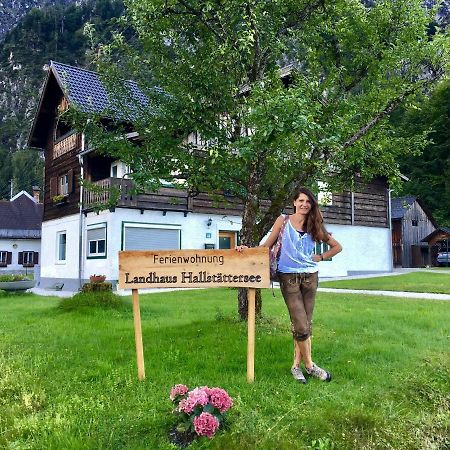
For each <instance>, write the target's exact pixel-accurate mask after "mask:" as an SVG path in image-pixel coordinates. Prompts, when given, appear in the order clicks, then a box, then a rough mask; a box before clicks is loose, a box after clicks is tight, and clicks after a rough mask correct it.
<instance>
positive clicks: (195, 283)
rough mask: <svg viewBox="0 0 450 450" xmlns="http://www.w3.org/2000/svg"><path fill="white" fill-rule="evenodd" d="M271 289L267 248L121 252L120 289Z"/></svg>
mask: <svg viewBox="0 0 450 450" xmlns="http://www.w3.org/2000/svg"><path fill="white" fill-rule="evenodd" d="M269 286H270V274H269V256H268V249H267V248H249V249H246V250H244V251H243V252H241V253H239V252H237V251H236V250H151V251H149V250H148V251H147V250H144V251H123V252H119V288H120V289H145V288H147V289H148V288H174V287H176V288H192V287H197V288H201V287H204V288H211V287H250V288H267V287H269Z"/></svg>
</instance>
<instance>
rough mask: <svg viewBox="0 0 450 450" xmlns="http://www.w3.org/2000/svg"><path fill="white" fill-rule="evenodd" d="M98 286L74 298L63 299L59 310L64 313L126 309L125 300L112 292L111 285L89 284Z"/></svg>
mask: <svg viewBox="0 0 450 450" xmlns="http://www.w3.org/2000/svg"><path fill="white" fill-rule="evenodd" d="M87 284H89V285H91V287H92V285H94V284H97V285H98V287H95V288H92V289H86V290H84V286H86V284H85V285H84V286H83V292H80V293H78V294H76V295H74V296H73V297H69V298H63V299H61V301H60V303H59V308H60V309H61V310H63V311H76V310H84V309H85V308H103V309H121V308H123V307H124V303H123V300H122V299H121V298H120V297H119V296H118V295H116V294H114V293H113V292H111V283H87Z"/></svg>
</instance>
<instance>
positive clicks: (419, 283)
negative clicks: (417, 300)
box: [320, 272, 450, 294]
mask: <svg viewBox="0 0 450 450" xmlns="http://www.w3.org/2000/svg"><path fill="white" fill-rule="evenodd" d="M449 275H450V273H449V274H446V273H431V272H411V273H405V274H403V275H392V276H387V277H374V278H360V279H353V280H337V281H324V282H321V283H320V287H327V288H338V289H369V290H380V291H404V292H433V293H438V294H450V276H449Z"/></svg>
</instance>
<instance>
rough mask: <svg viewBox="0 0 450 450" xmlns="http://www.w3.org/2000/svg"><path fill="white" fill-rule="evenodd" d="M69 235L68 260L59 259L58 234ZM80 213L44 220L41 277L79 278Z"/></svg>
mask: <svg viewBox="0 0 450 450" xmlns="http://www.w3.org/2000/svg"><path fill="white" fill-rule="evenodd" d="M60 232H65V233H66V236H67V245H66V260H65V261H58V260H57V255H58V249H57V234H58V233H60ZM78 235H79V219H78V215H77V214H75V215H72V216H67V217H64V218H62V219H55V220H49V221H46V222H42V234H41V241H42V252H41V278H55V279H62V278H74V279H75V278H76V279H78V242H79V239H78Z"/></svg>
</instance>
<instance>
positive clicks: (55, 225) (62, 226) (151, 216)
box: [41, 208, 241, 280]
mask: <svg viewBox="0 0 450 450" xmlns="http://www.w3.org/2000/svg"><path fill="white" fill-rule="evenodd" d="M210 218H211V225H209V226H208V219H210ZM82 221H83V246H82V247H83V258H82V261H83V270H82V278H83V279H88V278H89V276H90V275H93V274H101V275H106V277H107V279H108V280H117V278H118V266H119V262H118V252H119V251H120V250H121V249H122V231H123V223H124V222H126V223H135V224H143V225H144V224H149V225H153V226H156V227H158V228H159V227H161V228H164V227H165V226H167V225H171V226H177V227H179V228H180V230H181V248H182V249H204V248H205V244H214V245H215V248H219V231H235V232H237V231H239V230H240V229H241V218H240V217H237V216H223V215H213V214H191V213H189V214H187V216H186V217H185V216H184V214H183V213H179V212H170V211H168V212H167V213H166V215H163V213H162V212H161V211H149V210H144V212H143V214H141V212H140V210H138V209H126V208H117V209H116V210H115V212H110V211H102V212H100V213H99V214H96V213H89V214H88V215H87V217H84V216H83V218H82ZM100 223H106V227H107V243H106V245H107V257H106V258H101V259H89V258H86V252H87V242H86V228H87V226H90V225H95V224H100ZM60 232H66V235H67V255H66V261H65V262H60V261H58V260H57V234H58V233H60ZM207 234H208V235H211V237H207ZM78 242H79V215H78V214H77V215H72V216H67V217H64V218H61V219H56V220H51V221H46V222H43V224H42V249H43V250H42V269H41V277H42V278H51V279H68V278H70V279H78V270H79V269H78V261H79V258H78V248H79V244H78Z"/></svg>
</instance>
